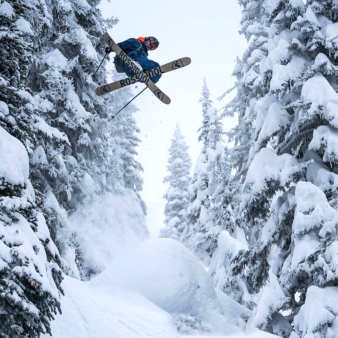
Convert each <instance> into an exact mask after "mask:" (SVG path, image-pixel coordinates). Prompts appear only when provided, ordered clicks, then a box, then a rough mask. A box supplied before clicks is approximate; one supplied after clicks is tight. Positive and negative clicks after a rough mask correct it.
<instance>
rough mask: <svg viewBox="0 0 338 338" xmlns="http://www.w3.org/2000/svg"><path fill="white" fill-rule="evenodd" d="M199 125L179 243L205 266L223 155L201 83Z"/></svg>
mask: <svg viewBox="0 0 338 338" xmlns="http://www.w3.org/2000/svg"><path fill="white" fill-rule="evenodd" d="M200 102H201V103H202V112H203V122H202V126H201V127H200V128H199V130H198V131H200V134H199V137H198V140H199V141H201V142H202V144H203V146H202V150H201V153H200V155H199V158H198V160H197V163H196V166H195V170H194V174H193V178H192V180H191V183H190V185H189V189H188V192H189V207H188V209H187V225H186V228H185V229H184V231H183V234H182V237H181V241H182V242H183V243H184V244H185V245H186V246H187V247H188V248H190V249H191V250H192V251H193V252H195V253H196V254H197V255H198V256H199V257H200V258H201V259H202V260H203V261H204V262H205V264H209V261H210V257H211V256H212V254H213V252H214V250H215V248H216V245H217V235H218V232H219V231H218V230H217V229H216V228H215V226H214V224H213V221H212V218H211V216H210V214H209V209H210V205H211V196H212V194H213V193H214V191H215V189H216V187H217V185H218V183H219V182H218V172H219V161H220V158H221V156H222V153H223V149H224V146H223V144H222V135H223V129H222V124H221V122H220V121H219V118H218V116H217V112H216V109H215V108H213V107H212V105H211V104H212V101H211V100H210V93H209V90H208V87H207V84H206V81H205V79H204V82H203V87H202V98H201V100H200Z"/></svg>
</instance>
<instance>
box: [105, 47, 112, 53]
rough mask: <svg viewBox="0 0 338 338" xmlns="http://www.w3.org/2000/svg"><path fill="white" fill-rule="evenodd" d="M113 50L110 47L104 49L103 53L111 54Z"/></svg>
mask: <svg viewBox="0 0 338 338" xmlns="http://www.w3.org/2000/svg"><path fill="white" fill-rule="evenodd" d="M112 51H113V50H112V49H111V48H110V47H106V49H105V52H106V54H109V53H111V52H112Z"/></svg>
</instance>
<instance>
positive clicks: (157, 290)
mask: <svg viewBox="0 0 338 338" xmlns="http://www.w3.org/2000/svg"><path fill="white" fill-rule="evenodd" d="M63 288H64V290H65V297H63V298H62V311H63V313H62V315H58V316H57V317H56V320H55V321H53V322H52V333H53V337H54V338H68V337H72V338H77V337H79V338H80V337H81V338H94V337H95V338H106V337H107V338H108V337H109V338H114V337H118V338H124V337H126V338H127V337H128V338H133V337H135V338H136V337H138V338H146V337H152V338H154V337H156V338H162V337H163V338H166V337H168V338H169V337H170V338H175V337H181V335H180V334H179V333H178V332H177V329H176V325H175V322H174V317H175V316H174V313H181V314H184V316H185V315H186V316H189V315H192V316H195V318H197V320H199V321H201V322H202V323H203V324H204V325H205V326H207V327H210V328H211V332H210V333H211V334H213V335H214V334H216V335H214V337H225V336H226V337H232V338H234V337H236V338H237V337H243V336H246V337H251V338H258V337H260V338H268V337H274V336H273V335H269V334H267V333H264V332H261V331H256V332H252V333H250V334H248V333H247V334H245V333H243V329H244V325H243V323H244V321H243V320H242V319H241V317H245V316H247V315H248V313H247V310H245V309H244V308H243V307H241V306H240V305H239V304H237V303H236V302H233V301H231V300H230V299H229V298H228V297H227V296H226V295H224V294H219V292H218V293H216V292H215V290H214V288H213V286H212V283H211V281H210V279H209V277H208V275H207V273H206V272H205V271H204V269H203V267H202V266H201V265H200V263H199V262H198V261H197V260H196V259H195V257H194V256H193V255H192V254H191V253H190V252H189V251H188V250H187V249H186V248H185V247H183V246H182V245H181V244H180V243H178V242H175V241H173V240H168V239H155V240H148V241H145V242H143V243H141V244H140V245H139V246H138V247H137V248H136V249H135V250H132V251H130V252H129V253H128V254H126V256H125V257H124V258H122V257H121V258H120V259H116V260H114V262H112V264H111V265H110V266H109V268H107V269H106V270H105V271H104V272H103V273H102V274H101V275H99V276H98V277H97V278H95V279H94V280H92V281H90V282H81V281H79V280H77V279H73V278H70V277H66V278H65V280H64V282H63ZM173 316H174V317H173ZM176 322H177V321H176ZM220 331H223V334H222V335H218V336H217V332H220ZM194 336H195V337H196V335H194ZM197 336H198V335H197ZM43 337H44V338H46V337H49V336H48V335H44V336H43ZM198 337H200V338H202V337H204V336H203V335H201V336H198ZM205 337H206V336H205Z"/></svg>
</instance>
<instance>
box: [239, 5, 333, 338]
mask: <svg viewBox="0 0 338 338" xmlns="http://www.w3.org/2000/svg"><path fill="white" fill-rule="evenodd" d="M269 3H270V6H269V7H267V11H266V13H267V14H268V17H269V20H267V21H264V22H265V24H266V26H267V28H268V32H269V35H268V41H267V42H268V43H267V46H268V49H267V54H266V56H264V57H263V58H262V59H261V61H260V63H259V73H260V77H261V78H262V79H264V82H263V83H264V86H263V87H264V88H265V90H266V92H263V93H261V94H259V95H256V101H257V102H256V104H255V106H254V115H253V116H254V118H255V120H254V121H253V123H252V126H253V129H252V135H253V140H254V143H253V145H252V147H251V151H250V154H251V155H250V157H249V161H248V162H247V168H248V170H247V174H246V175H245V181H244V185H243V189H244V195H243V198H242V203H241V215H242V217H243V219H244V220H245V222H246V223H247V229H248V231H247V235H248V245H249V248H248V250H243V251H241V252H240V253H239V254H238V255H237V257H236V259H235V261H236V267H235V269H234V272H235V273H236V274H238V277H239V278H241V279H243V280H244V281H245V282H246V286H247V288H248V291H249V292H250V293H251V295H252V297H255V296H254V294H257V299H256V301H257V306H256V307H255V309H254V311H253V315H252V317H251V319H250V325H254V326H257V327H259V328H262V329H264V330H267V331H269V332H273V333H276V334H278V335H280V336H283V337H289V336H290V334H291V337H305V336H306V337H334V336H335V335H336V334H337V332H338V331H337V330H338V329H337V324H336V321H335V319H334V318H336V313H337V311H338V308H337V306H332V302H330V300H329V297H331V296H332V297H333V298H334V297H335V295H334V291H333V289H334V288H333V287H336V286H337V284H336V281H337V275H336V269H335V265H336V264H337V260H336V256H335V254H334V253H333V252H335V251H334V250H335V249H334V248H335V247H336V246H337V236H336V224H337V222H336V219H337V189H336V186H337V183H336V181H337V178H336V172H337V163H336V162H337V161H336V158H337V156H336V150H335V148H336V145H337V140H338V139H337V130H336V129H337V127H338V124H337V122H336V121H337V116H336V115H337V105H336V102H337V88H338V86H337V80H336V77H337V67H336V64H337V55H338V54H337V47H338V44H337V43H336V41H337V36H338V34H337V32H338V31H337V28H336V27H337V14H336V13H337V12H336V11H337V2H336V1H329V0H327V1H307V2H306V3H304V2H303V1H301V0H299V1H298V0H290V1H272V2H271V1H270V2H269ZM239 124H240V122H239ZM319 294H321V297H322V299H323V301H322V302H319V303H318V301H316V300H315V299H316V297H318V295H319ZM251 299H252V300H253V299H255V298H251ZM315 313H316V314H315ZM312 316H313V317H312ZM292 331H293V332H292Z"/></svg>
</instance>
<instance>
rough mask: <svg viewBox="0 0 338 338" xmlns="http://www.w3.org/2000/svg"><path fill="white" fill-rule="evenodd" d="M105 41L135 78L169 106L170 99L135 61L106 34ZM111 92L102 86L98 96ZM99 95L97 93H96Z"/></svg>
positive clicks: (106, 86)
mask: <svg viewBox="0 0 338 338" xmlns="http://www.w3.org/2000/svg"><path fill="white" fill-rule="evenodd" d="M104 40H105V41H106V43H107V44H108V46H109V47H110V48H111V49H112V50H113V51H114V52H115V53H116V55H118V56H119V57H120V58H121V59H122V61H123V62H124V63H126V64H127V65H128V66H129V68H130V69H131V70H132V71H133V72H134V73H135V76H136V78H137V80H138V81H140V82H142V83H144V84H146V86H147V87H148V88H149V89H150V90H151V92H152V93H153V94H154V95H155V96H156V97H157V98H158V99H159V100H160V101H162V102H163V103H165V104H169V103H170V102H171V100H170V97H169V96H167V95H166V94H165V93H163V92H162V91H161V89H159V88H158V87H157V86H156V85H155V83H154V82H152V81H151V80H150V78H149V76H148V75H147V74H145V73H144V72H143V71H141V70H140V69H139V68H138V67H137V66H136V64H135V63H134V62H133V60H132V59H131V58H130V57H129V56H128V55H127V54H126V53H125V52H124V51H123V50H122V49H121V48H120V47H119V46H118V45H117V44H116V42H115V41H114V40H113V39H112V38H111V37H110V35H109V34H108V33H107V32H106V33H105V34H104ZM108 92H109V87H108V85H105V86H102V87H101V91H100V93H99V94H98V95H102V94H106V93H108ZM96 94H97V92H96Z"/></svg>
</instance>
